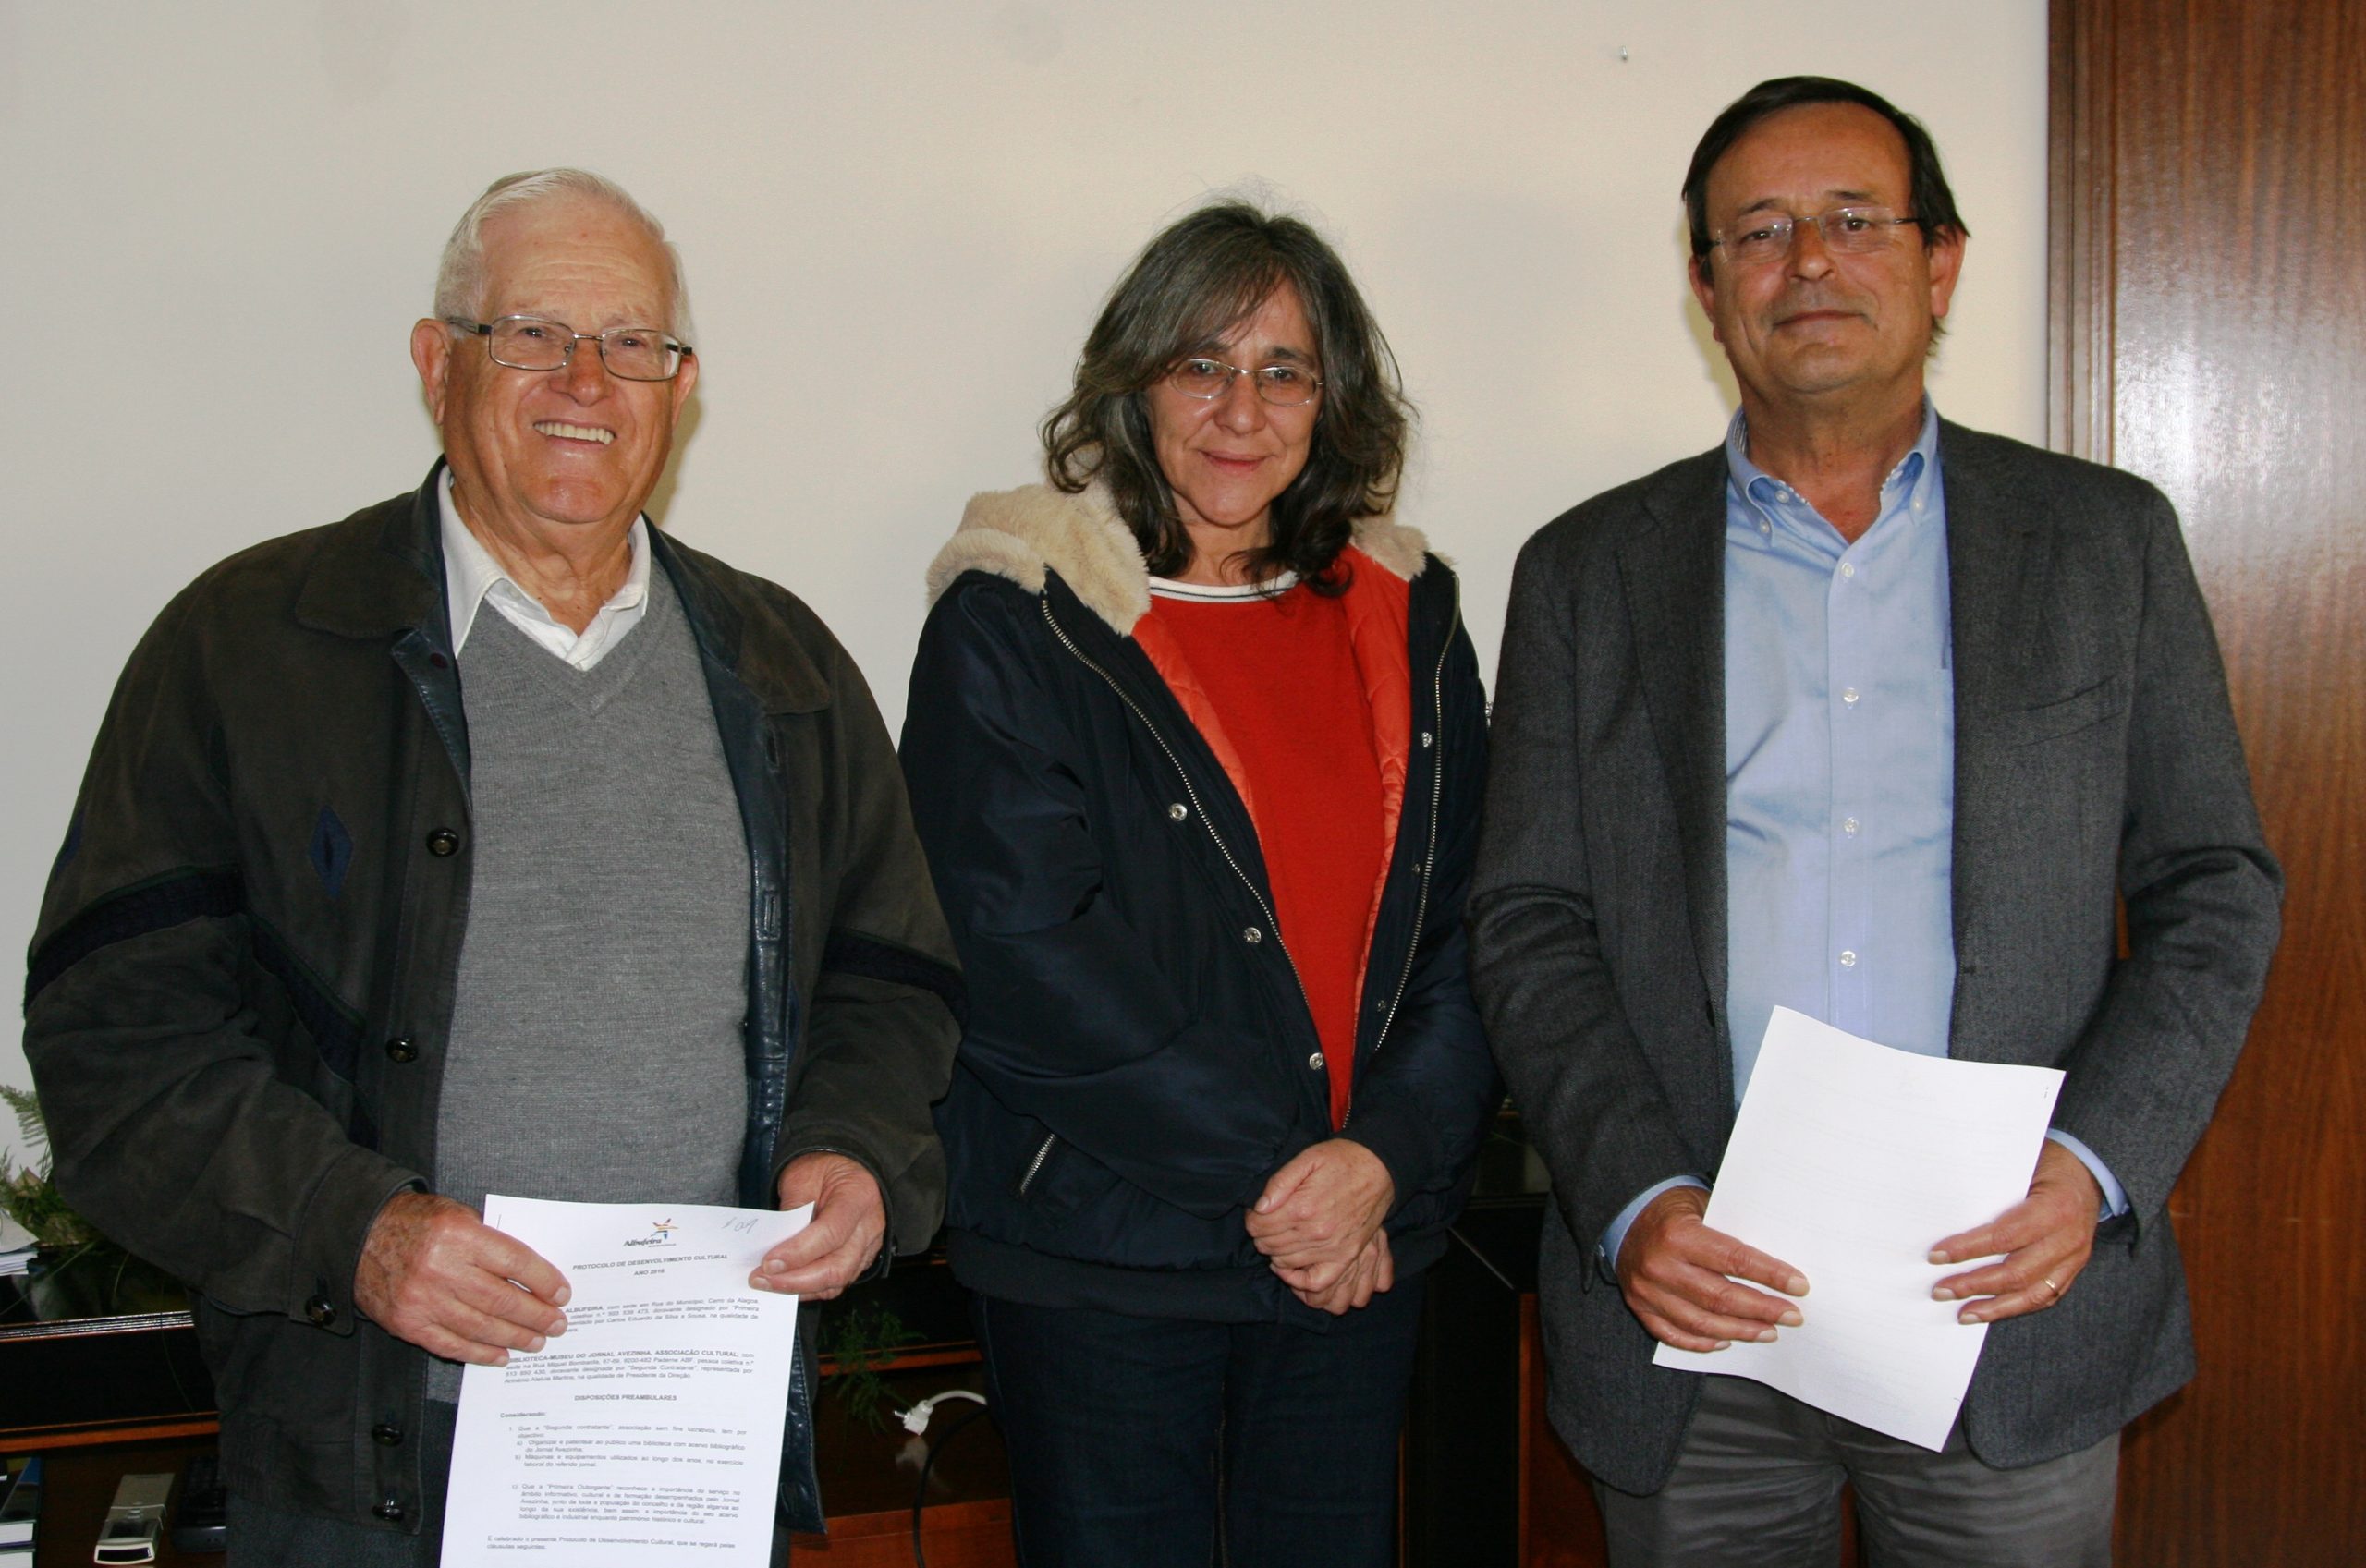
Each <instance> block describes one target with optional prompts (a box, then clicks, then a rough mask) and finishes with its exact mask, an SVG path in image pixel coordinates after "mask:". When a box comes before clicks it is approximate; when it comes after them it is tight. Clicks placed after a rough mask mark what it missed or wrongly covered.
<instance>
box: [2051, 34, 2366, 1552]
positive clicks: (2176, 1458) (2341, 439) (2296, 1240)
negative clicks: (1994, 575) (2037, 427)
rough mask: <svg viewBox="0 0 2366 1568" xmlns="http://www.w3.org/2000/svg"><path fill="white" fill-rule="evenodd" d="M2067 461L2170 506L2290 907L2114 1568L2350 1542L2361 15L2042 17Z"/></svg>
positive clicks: (2359, 1118) (2058, 411) (2359, 665)
mask: <svg viewBox="0 0 2366 1568" xmlns="http://www.w3.org/2000/svg"><path fill="white" fill-rule="evenodd" d="M2053 34H2054V38H2053V48H2054V72H2053V74H2054V81H2053V138H2052V140H2053V154H2054V166H2053V171H2052V180H2051V185H2052V188H2053V202H2054V225H2053V258H2052V260H2053V322H2052V326H2053V346H2054V354H2053V371H2054V383H2053V391H2054V407H2053V409H2052V435H2053V439H2054V441H2055V444H2056V445H2057V446H2060V447H2061V448H2063V449H2065V450H2067V451H2071V452H2075V453H2078V454H2079V455H2081V456H2091V457H2095V458H2098V459H2100V460H2102V461H2104V462H2109V463H2114V464H2116V465H2117V466H2118V467H2120V468H2127V469H2129V470H2131V471H2133V472H2135V473H2139V474H2141V475H2143V476H2144V477H2145V478H2147V479H2149V480H2153V482H2154V483H2156V484H2158V485H2159V486H2161V488H2162V489H2163V490H2165V491H2166V492H2168V495H2169V497H2170V499H2171V500H2172V501H2174V502H2175V503H2176V504H2177V511H2178V514H2179V516H2180V517H2182V518H2183V519H2184V522H2185V527H2186V536H2187V541H2188V544H2189V547H2190V549H2191V550H2192V553H2193V557H2194V563H2195V565H2196V567H2197V569H2198V570H2199V572H2200V574H2201V583H2202V589H2203V591H2204V592H2205V593H2206V594H2207V596H2208V598H2209V601H2210V604H2211V609H2212V612H2213V614H2214V616H2215V618H2216V621H2217V626H2218V637H2219V641H2220V643H2221V645H2222V646H2223V648H2224V649H2225V651H2226V662H2227V666H2228V674H2229V678H2230V681H2231V683H2232V686H2233V689H2234V699H2235V711H2236V716H2237V719H2238V722H2239V723H2240V725H2241V727H2242V733H2243V739H2244V742H2245V745H2246V746H2247V748H2249V752H2250V765H2251V775H2252V780H2253V784H2254V785H2255V786H2256V788H2257V791H2258V796H2259V803H2260V808H2261V810H2262V814H2263V815H2264V817H2265V819H2266V823H2267V834H2268V840H2269V842H2270V844H2271V845H2273V846H2274V847H2275V851H2276V853H2277V855H2278V856H2280V857H2282V859H2283V862H2284V869H2285V872H2286V875H2287V878H2288V879H2289V887H2288V892H2287V898H2286V904H2285V916H2284V918H2285V928H2284V932H2285V934H2284V944H2283V948H2282V950H2281V952H2280V953H2279V954H2278V955H2277V958H2276V962H2275V970H2274V973H2273V975H2272V977H2271V978H2270V981H2269V986H2268V992H2267V1000H2266V1003H2265V1005H2264V1006H2262V1009H2261V1010H2260V1014H2259V1018H2258V1021H2257V1023H2256V1024H2255V1025H2254V1027H2253V1028H2252V1030H2251V1037H2250V1046H2249V1048H2248V1049H2247V1050H2246V1051H2245V1053H2244V1057H2243V1060H2242V1063H2241V1065H2240V1066H2239V1067H2238V1070H2237V1071H2236V1074H2235V1077H2234V1081H2233V1083H2232V1085H2231V1086H2230V1087H2229V1088H2228V1089H2227V1091H2226V1097H2225V1099H2224V1100H2222V1101H2221V1103H2220V1106H2219V1110H2218V1114H2217V1118H2216V1120H2215V1121H2214V1124H2212V1126H2211V1129H2210V1132H2209V1134H2208V1135H2207V1136H2205V1137H2204V1138H2203V1140H2202V1143H2201V1149H2200V1150H2199V1151H2198V1152H2197V1154H2196V1155H2195V1157H2194V1159H2193V1161H2192V1163H2191V1164H2190V1165H2189V1167H2188V1168H2187V1171H2186V1174H2185V1178H2184V1180H2183V1181H2182V1182H2181V1183H2180V1184H2179V1185H2178V1187H2177V1194H2176V1196H2175V1197H2174V1198H2173V1199H2172V1201H2171V1204H2170V1215H2171V1218H2172V1221H2173V1222H2174V1223H2175V1224H2176V1226H2177V1235H2178V1239H2179V1241H2180V1243H2181V1244H2182V1245H2183V1246H2184V1248H2185V1254H2186V1259H2187V1270H2188V1273H2189V1278H2190V1280H2191V1282H2192V1285H2193V1295H2194V1319H2195V1322H2194V1328H2195V1335H2196V1338H2197V1339H2198V1340H2199V1342H2200V1351H2201V1375H2200V1376H2199V1377H2198V1378H2197V1379H2196V1380H2195V1381H2194V1382H2193V1384H2192V1385H2191V1386H2190V1387H2189V1388H2188V1389H2187V1390H2186V1391H2185V1392H2183V1393H2181V1394H2179V1395H2177V1397H2175V1398H2173V1399H2171V1400H2170V1401H2168V1402H2167V1403H2166V1404H2164V1405H2163V1406H2161V1407H2160V1408H2159V1409H2157V1410H2155V1411H2153V1413H2152V1414H2150V1415H2149V1416H2145V1417H2144V1418H2143V1419H2141V1420H2140V1421H2139V1422H2137V1423H2136V1424H2135V1425H2134V1426H2133V1427H2132V1428H2129V1430H2128V1439H2127V1445H2126V1448H2125V1451H2124V1458H2123V1462H2122V1470H2121V1480H2120V1510H2119V1529H2118V1556H2119V1561H2121V1562H2128V1563H2142V1564H2146V1565H2148V1568H2150V1565H2155V1564H2184V1563H2208V1564H2241V1565H2243V1568H2259V1565H2262V1564H2270V1563H2272V1564H2275V1565H2277V1568H2301V1565H2304V1564H2313V1563H2345V1564H2346V1563H2349V1562H2355V1561H2356V1560H2357V1558H2358V1555H2359V1553H2360V1550H2366V1549H2361V1547H2360V1542H2361V1541H2366V1430H2361V1423H2366V1242H2361V1239H2360V1234H2359V1233H2360V1228H2361V1226H2366V499H2361V498H2366V3H2362V0H2054V6H2053Z"/></svg>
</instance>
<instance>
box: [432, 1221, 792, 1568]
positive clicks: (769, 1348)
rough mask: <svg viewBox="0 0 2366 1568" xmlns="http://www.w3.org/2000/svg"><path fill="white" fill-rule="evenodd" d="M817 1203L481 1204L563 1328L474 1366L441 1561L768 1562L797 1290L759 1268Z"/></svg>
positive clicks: (510, 1564)
mask: <svg viewBox="0 0 2366 1568" xmlns="http://www.w3.org/2000/svg"><path fill="white" fill-rule="evenodd" d="M812 1213H813V1209H812V1206H811V1204H808V1205H807V1206H806V1207H804V1208H802V1209H790V1210H789V1211H787V1213H769V1212H765V1211H763V1210H761V1209H717V1208H706V1207H701V1206H697V1205H689V1204H675V1205H671V1206H666V1205H652V1204H630V1203H552V1202H546V1201H543V1200H541V1199H537V1198H527V1197H500V1196H498V1195H495V1196H493V1197H487V1198H486V1199H485V1205H484V1218H485V1223H486V1224H488V1225H491V1226H492V1227H493V1228H494V1229H495V1230H497V1231H501V1232H503V1233H505V1234H508V1235H511V1236H514V1237H516V1238H517V1239H518V1240H519V1241H521V1242H523V1243H525V1244H526V1245H527V1246H531V1247H532V1248H533V1249H534V1250H535V1251H536V1252H538V1253H540V1254H541V1255H542V1256H543V1258H547V1259H549V1261H550V1262H551V1264H552V1265H553V1266H554V1267H555V1268H556V1269H557V1270H559V1272H560V1273H562V1274H564V1275H566V1276H567V1287H568V1290H569V1292H570V1295H569V1298H568V1301H567V1332H566V1333H564V1334H561V1335H560V1336H559V1337H558V1338H556V1339H555V1340H552V1341H551V1342H550V1343H549V1346H548V1348H546V1349H544V1350H542V1351H540V1352H537V1353H534V1354H531V1355H529V1354H527V1353H524V1352H516V1353H513V1354H512V1355H511V1356H510V1358H509V1365H508V1366H506V1367H470V1368H469V1369H468V1370H467V1371H466V1372H465V1373H463V1374H462V1376H461V1379H460V1418H459V1427H458V1429H457V1432H456V1433H455V1434H454V1437H453V1440H452V1488H451V1493H450V1498H449V1501H447V1502H446V1503H445V1518H444V1553H443V1558H442V1565H443V1568H485V1565H499V1568H519V1565H523V1564H531V1563H550V1564H554V1565H555V1564H561V1563H564V1564H566V1565H567V1568H646V1565H647V1564H649V1563H652V1562H667V1563H697V1564H700V1565H701V1568H765V1565H766V1564H768V1563H769V1562H771V1561H772V1542H773V1511H774V1488H775V1485H776V1483H777V1481H778V1478H779V1475H780V1440H781V1417H782V1412H783V1410H784V1409H785V1408H786V1405H787V1398H788V1379H789V1368H790V1366H791V1364H792V1362H793V1360H794V1357H795V1354H796V1344H797V1298H796V1297H795V1296H793V1295H776V1294H774V1293H772V1292H768V1291H760V1290H756V1289H754V1288H753V1287H751V1286H750V1284H749V1283H748V1276H749V1275H750V1273H753V1272H754V1271H755V1267H756V1265H757V1263H758V1262H759V1261H761V1260H762V1258H763V1256H764V1254H765V1253H767V1252H769V1251H771V1250H772V1249H773V1248H774V1246H778V1245H779V1244H780V1243H781V1242H783V1241H785V1240H787V1238H788V1237H790V1236H793V1235H795V1234H797V1233H798V1232H799V1231H801V1230H803V1229H804V1228H805V1223H806V1222H807V1221H808V1220H809V1219H811V1217H812Z"/></svg>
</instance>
